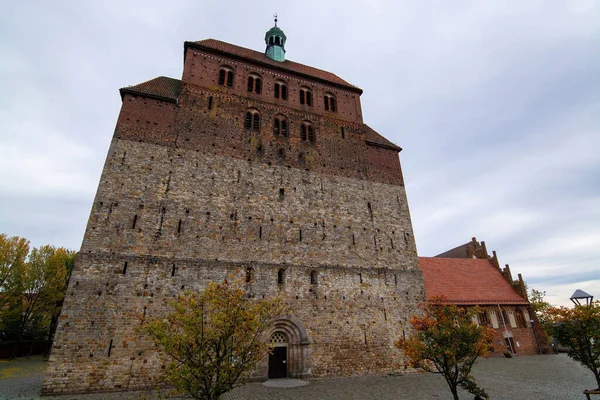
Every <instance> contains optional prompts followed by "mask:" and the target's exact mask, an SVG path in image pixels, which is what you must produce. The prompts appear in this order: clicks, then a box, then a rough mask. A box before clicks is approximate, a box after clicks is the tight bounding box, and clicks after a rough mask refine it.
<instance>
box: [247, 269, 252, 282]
mask: <svg viewBox="0 0 600 400" xmlns="http://www.w3.org/2000/svg"><path fill="white" fill-rule="evenodd" d="M253 279H254V269H253V268H252V267H248V268H246V283H252V280H253Z"/></svg>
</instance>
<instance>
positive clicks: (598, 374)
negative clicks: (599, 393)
mask: <svg viewBox="0 0 600 400" xmlns="http://www.w3.org/2000/svg"><path fill="white" fill-rule="evenodd" d="M594 376H595V377H596V383H597V384H598V390H600V370H595V371H594Z"/></svg>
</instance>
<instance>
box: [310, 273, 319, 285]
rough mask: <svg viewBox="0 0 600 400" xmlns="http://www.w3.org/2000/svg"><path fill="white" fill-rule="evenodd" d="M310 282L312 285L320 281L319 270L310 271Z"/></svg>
mask: <svg viewBox="0 0 600 400" xmlns="http://www.w3.org/2000/svg"><path fill="white" fill-rule="evenodd" d="M310 283H311V285H316V284H317V283H318V276H317V271H315V270H312V271H310Z"/></svg>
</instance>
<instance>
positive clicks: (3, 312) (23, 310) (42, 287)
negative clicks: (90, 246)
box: [0, 234, 75, 341]
mask: <svg viewBox="0 0 600 400" xmlns="http://www.w3.org/2000/svg"><path fill="white" fill-rule="evenodd" d="M74 259H75V253H74V252H73V251H70V250H67V249H64V248H55V247H53V246H41V247H39V248H34V249H32V250H31V251H29V242H28V241H27V240H25V239H22V238H17V237H13V238H7V236H6V235H4V234H2V235H0V270H1V271H2V278H1V279H2V286H1V288H2V294H1V298H2V304H1V305H2V307H1V308H0V330H1V332H2V339H4V340H16V341H21V340H23V339H30V340H40V339H47V338H49V336H50V333H51V328H52V323H51V321H52V320H54V319H56V318H57V316H58V314H59V312H60V307H61V305H62V300H63V299H64V296H65V292H66V287H67V281H68V276H69V274H70V270H71V269H72V267H73V263H74Z"/></svg>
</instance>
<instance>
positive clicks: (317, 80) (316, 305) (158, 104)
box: [44, 40, 424, 394]
mask: <svg viewBox="0 0 600 400" xmlns="http://www.w3.org/2000/svg"><path fill="white" fill-rule="evenodd" d="M185 49H186V51H185V65H184V72H183V79H182V81H177V80H174V79H170V78H157V79H155V80H153V81H149V82H146V83H144V84H141V85H138V86H135V87H132V88H125V89H123V90H122V92H121V94H122V99H123V105H122V109H121V113H120V115H119V119H118V121H117V127H116V129H115V133H114V137H113V140H112V143H111V146H110V149H109V153H108V155H107V159H106V163H105V166H104V169H103V172H102V177H101V180H100V184H99V187H98V191H97V194H96V197H95V200H94V204H93V205H92V210H91V213H90V218H89V221H88V225H87V228H86V233H85V237H84V240H83V244H82V247H81V251H80V252H79V254H78V257H77V261H76V266H75V269H74V271H73V275H72V277H71V280H70V282H69V288H68V293H67V298H66V299H65V303H64V306H63V311H62V314H61V318H60V322H59V327H58V331H57V335H56V339H55V342H54V346H53V349H52V354H51V358H50V366H49V369H48V374H47V377H46V380H45V382H44V392H45V393H48V394H50V393H75V392H88V391H114V390H130V389H137V388H143V387H147V386H148V385H149V384H150V382H151V380H152V378H155V377H156V376H160V374H161V373H162V369H163V368H164V364H165V362H164V360H162V359H161V355H160V354H159V353H158V352H157V351H156V350H155V349H154V348H153V347H152V346H151V344H150V343H149V342H148V340H147V338H144V337H141V336H140V335H139V334H138V333H137V332H136V330H135V329H136V327H137V326H139V325H140V324H141V322H142V321H143V320H144V319H145V318H149V317H156V316H159V315H164V313H165V312H166V311H167V308H168V302H169V301H170V300H172V299H173V298H174V297H175V296H176V295H177V294H178V293H180V292H182V291H184V290H202V289H203V288H204V287H205V286H206V285H207V283H208V282H210V281H220V280H222V279H223V278H224V277H226V276H227V275H228V274H229V273H231V272H232V271H234V270H235V269H239V268H241V269H247V268H252V273H253V278H254V283H253V284H252V287H251V288H250V289H249V291H250V295H251V296H254V297H257V298H261V297H266V296H271V295H273V294H279V295H281V296H282V297H283V298H284V300H285V302H286V303H287V304H289V305H290V309H291V310H293V311H292V314H293V315H288V316H282V318H281V319H280V321H278V322H277V323H276V325H275V326H274V327H273V330H272V332H273V333H274V332H282V333H283V334H284V335H285V337H287V340H288V341H289V350H288V361H289V363H288V370H287V374H288V376H293V377H303V378H306V377H311V376H312V377H328V376H347V375H353V374H371V373H387V372H392V371H396V370H398V369H400V368H401V361H402V355H401V353H400V352H399V351H398V350H396V349H395V348H394V346H393V341H394V340H396V339H397V338H398V337H399V336H401V335H402V334H403V331H406V329H408V326H409V324H408V319H409V318H410V316H411V315H412V314H413V313H414V312H415V310H416V305H417V303H419V302H420V301H422V300H423V298H424V289H423V279H422V273H421V270H420V268H419V265H418V258H417V254H416V247H415V242H414V236H413V231H412V226H411V220H410V214H409V210H408V205H407V201H406V193H405V190H404V185H403V179H402V174H401V169H400V163H399V160H398V156H397V154H398V151H399V150H400V148H398V147H397V146H395V145H393V144H392V143H390V142H388V141H387V140H385V139H384V138H383V137H381V136H380V135H378V134H377V133H376V132H374V131H373V130H372V129H370V128H369V127H368V126H366V125H364V124H363V122H362V113H361V108H360V98H359V96H360V94H361V93H362V91H361V90H360V89H358V88H356V87H354V86H352V85H350V84H348V83H346V82H344V81H343V80H341V79H340V78H338V77H336V76H335V75H333V74H330V73H326V72H325V71H320V70H316V69H313V68H310V67H306V66H302V65H300V64H296V63H292V62H289V61H285V62H282V63H278V62H276V61H273V60H270V59H268V58H267V57H265V56H264V55H263V54H261V53H257V52H252V51H250V50H247V49H242V48H239V47H236V46H232V45H228V44H226V43H222V42H218V41H214V40H208V41H202V42H197V43H186V46H185ZM223 66H226V67H227V68H229V69H231V70H233V71H234V72H235V76H234V78H233V84H232V86H231V87H228V86H226V85H219V84H218V79H219V70H220V68H221V67H223ZM249 74H256V75H258V76H260V78H261V80H262V91H261V93H260V94H257V93H249V92H248V91H247V87H246V82H247V77H248V76H249ZM256 75H254V76H256ZM275 82H284V83H285V84H286V85H287V87H288V99H287V100H282V99H275V98H274V96H273V91H274V84H275ZM301 88H308V89H310V90H311V91H312V97H313V105H312V106H307V105H306V104H304V105H302V104H299V102H298V98H299V90H300V89H301ZM325 94H331V95H333V96H335V98H336V100H337V107H336V111H335V112H332V111H330V110H325V109H324V108H323V107H324V106H323V96H324V95H325ZM249 109H251V110H253V112H258V113H259V114H260V125H259V129H258V130H253V129H245V128H244V117H245V113H246V112H247V110H249ZM277 115H282V116H284V117H285V118H286V119H287V121H288V129H287V131H288V132H287V136H283V135H274V130H273V121H274V119H275V117H276V116H277ZM303 123H310V124H312V126H313V127H314V129H315V131H314V132H315V136H316V140H315V141H314V142H310V141H308V140H305V141H303V140H302V139H301V136H300V126H301V125H302V124H303ZM280 271H283V272H280ZM280 274H281V275H280ZM280 276H282V277H284V279H283V282H278V280H279V277H280ZM268 369H269V366H268V364H267V362H266V360H265V362H264V363H263V364H261V365H260V366H259V368H258V370H257V371H256V376H257V377H259V378H261V377H263V378H265V377H266V376H267V374H268Z"/></svg>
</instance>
